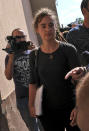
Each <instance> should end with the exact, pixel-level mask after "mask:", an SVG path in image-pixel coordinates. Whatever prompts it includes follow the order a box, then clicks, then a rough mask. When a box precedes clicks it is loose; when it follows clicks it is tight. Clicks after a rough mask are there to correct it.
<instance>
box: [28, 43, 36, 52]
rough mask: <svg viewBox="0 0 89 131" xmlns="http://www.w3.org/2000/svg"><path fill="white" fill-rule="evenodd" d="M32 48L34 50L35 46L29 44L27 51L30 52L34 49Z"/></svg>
mask: <svg viewBox="0 0 89 131" xmlns="http://www.w3.org/2000/svg"><path fill="white" fill-rule="evenodd" d="M34 48H35V45H34V44H33V43H32V42H31V45H29V46H28V49H29V50H32V49H34Z"/></svg>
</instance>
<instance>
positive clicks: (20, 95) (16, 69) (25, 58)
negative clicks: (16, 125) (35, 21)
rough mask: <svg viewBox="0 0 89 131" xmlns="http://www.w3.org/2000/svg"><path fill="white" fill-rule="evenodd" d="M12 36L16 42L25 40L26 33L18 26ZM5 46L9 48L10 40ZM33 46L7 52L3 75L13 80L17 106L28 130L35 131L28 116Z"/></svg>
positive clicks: (33, 123) (35, 125) (35, 128)
mask: <svg viewBox="0 0 89 131" xmlns="http://www.w3.org/2000/svg"><path fill="white" fill-rule="evenodd" d="M12 37H15V38H16V43H18V42H23V41H26V35H25V33H24V31H23V30H21V29H20V28H17V29H14V30H13V31H12ZM14 44H15V43H14ZM7 48H11V43H10V42H9V43H8V44H7V46H6V49H7ZM34 48H35V46H34V45H33V44H31V45H29V46H28V50H26V51H22V52H20V53H15V52H14V53H11V54H10V53H8V55H7V56H6V59H5V76H6V78H7V79H8V80H11V79H12V78H13V80H14V84H15V92H16V103H17V108H18V110H19V111H20V114H21V116H22V119H23V120H24V122H25V123H26V125H27V127H28V129H29V131H37V124H36V121H35V119H33V118H31V117H30V116H29V110H28V93H29V88H28V85H29V54H30V50H32V49H34Z"/></svg>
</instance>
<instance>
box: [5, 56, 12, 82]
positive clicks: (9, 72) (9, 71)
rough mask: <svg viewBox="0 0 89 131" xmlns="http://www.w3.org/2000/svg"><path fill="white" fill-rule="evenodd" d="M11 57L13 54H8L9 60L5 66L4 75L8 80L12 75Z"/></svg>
mask: <svg viewBox="0 0 89 131" xmlns="http://www.w3.org/2000/svg"><path fill="white" fill-rule="evenodd" d="M13 59H14V55H9V60H8V63H7V65H6V68H5V76H6V78H7V79H8V80H11V79H12V76H13Z"/></svg>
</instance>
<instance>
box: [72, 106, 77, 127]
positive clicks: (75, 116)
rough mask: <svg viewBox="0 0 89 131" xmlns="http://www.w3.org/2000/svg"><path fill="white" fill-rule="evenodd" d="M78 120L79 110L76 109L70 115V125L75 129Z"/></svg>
mask: <svg viewBox="0 0 89 131" xmlns="http://www.w3.org/2000/svg"><path fill="white" fill-rule="evenodd" d="M76 118H77V109H76V108H74V109H73V110H72V112H71V114H70V120H71V122H70V125H71V126H72V127H73V126H76V125H77V124H76Z"/></svg>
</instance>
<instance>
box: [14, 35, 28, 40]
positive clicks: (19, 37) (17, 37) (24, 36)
mask: <svg viewBox="0 0 89 131" xmlns="http://www.w3.org/2000/svg"><path fill="white" fill-rule="evenodd" d="M14 38H16V39H21V38H26V35H22V36H15V37H14Z"/></svg>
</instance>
